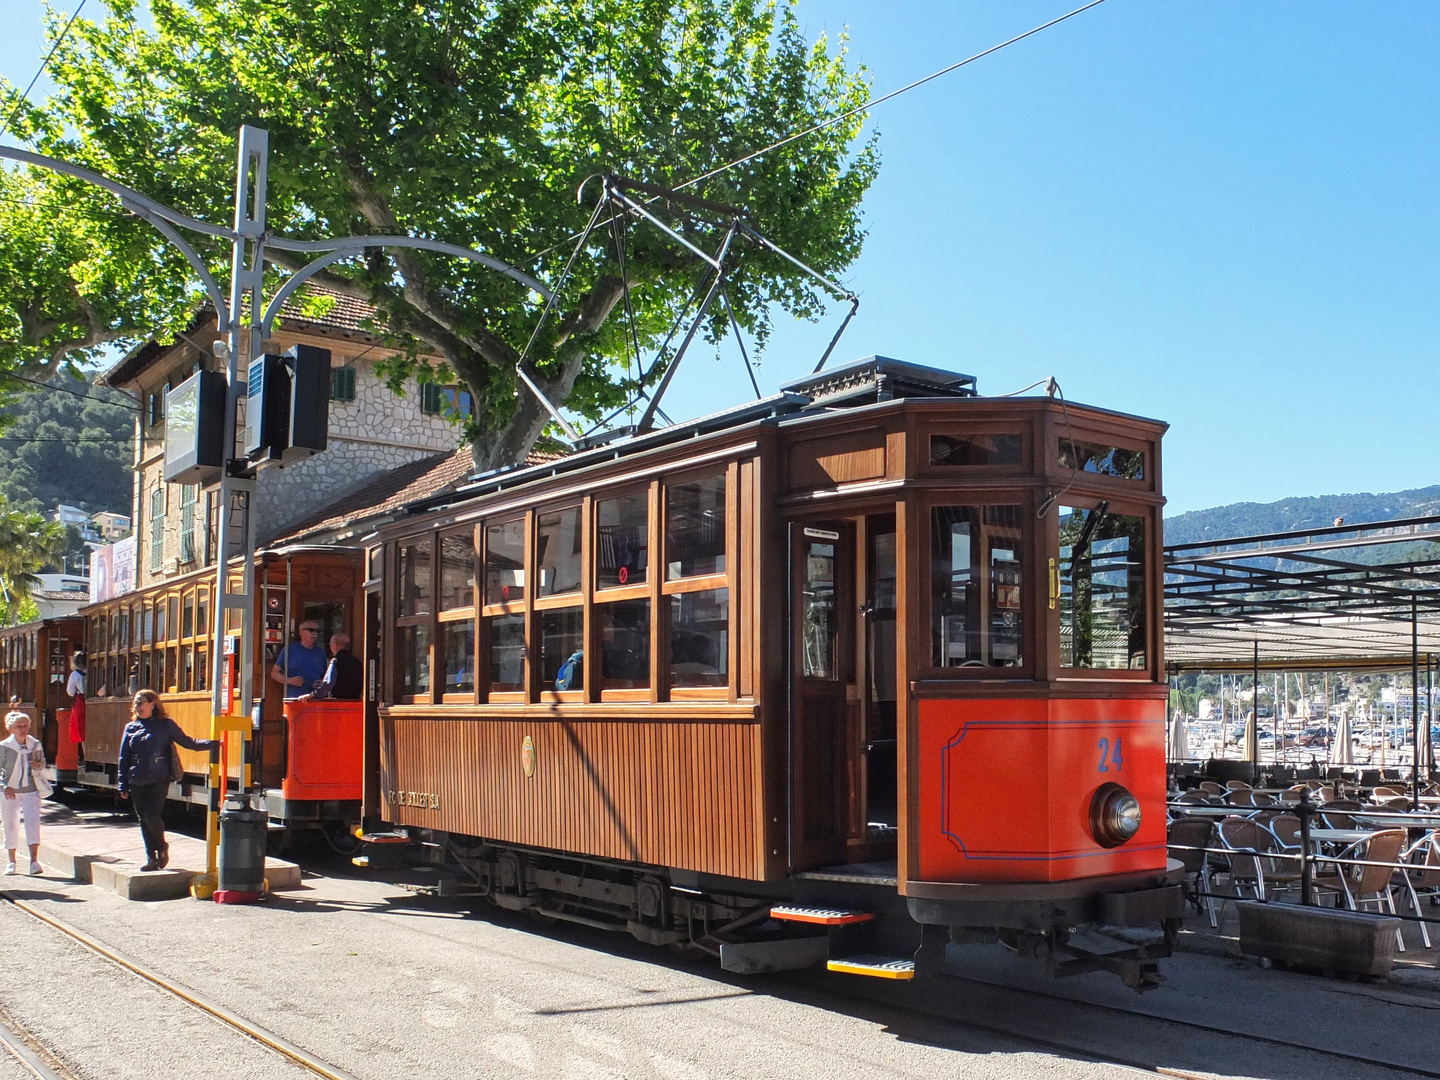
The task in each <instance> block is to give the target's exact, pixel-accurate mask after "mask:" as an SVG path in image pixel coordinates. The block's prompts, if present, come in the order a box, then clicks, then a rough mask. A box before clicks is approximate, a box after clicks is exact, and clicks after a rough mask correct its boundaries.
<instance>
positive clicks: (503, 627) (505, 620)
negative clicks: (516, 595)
mask: <svg viewBox="0 0 1440 1080" xmlns="http://www.w3.org/2000/svg"><path fill="white" fill-rule="evenodd" d="M488 622H489V624H490V626H489V629H490V634H489V638H490V689H491V690H492V691H498V692H513V691H518V690H524V689H525V616H524V615H497V616H495V617H494V618H493V619H490V620H488Z"/></svg>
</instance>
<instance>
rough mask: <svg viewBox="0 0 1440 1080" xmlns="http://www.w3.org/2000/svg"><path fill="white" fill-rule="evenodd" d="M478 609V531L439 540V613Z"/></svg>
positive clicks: (446, 536) (467, 531) (469, 530)
mask: <svg viewBox="0 0 1440 1080" xmlns="http://www.w3.org/2000/svg"><path fill="white" fill-rule="evenodd" d="M474 606H475V531H474V530H473V529H466V530H465V531H464V532H455V533H446V534H445V535H444V536H442V537H440V610H441V611H456V610H459V609H462V608H471V607H474Z"/></svg>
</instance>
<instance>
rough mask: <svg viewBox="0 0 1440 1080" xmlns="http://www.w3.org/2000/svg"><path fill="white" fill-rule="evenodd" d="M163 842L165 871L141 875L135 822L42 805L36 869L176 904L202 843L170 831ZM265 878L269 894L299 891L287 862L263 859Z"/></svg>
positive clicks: (201, 859) (201, 861) (200, 868)
mask: <svg viewBox="0 0 1440 1080" xmlns="http://www.w3.org/2000/svg"><path fill="white" fill-rule="evenodd" d="M166 839H167V841H168V842H169V844H170V866H169V867H167V868H166V869H164V870H158V871H150V872H146V871H142V870H141V869H140V864H141V862H143V861H144V858H145V852H144V849H143V847H142V846H141V841H140V826H139V824H138V823H137V822H136V821H135V819H134V817H132V816H127V815H124V814H120V813H113V814H112V813H106V812H104V811H98V812H97V811H77V810H74V809H72V808H71V807H68V806H66V805H64V804H63V803H58V802H55V801H54V800H46V801H45V802H44V803H42V804H41V824H40V862H41V864H42V865H44V866H46V867H48V868H49V869H50V870H52V871H54V872H56V873H58V874H60V875H62V876H63V877H67V878H70V879H72V880H74V881H81V882H85V883H86V884H90V885H94V886H96V887H97V888H100V889H104V890H105V891H107V892H112V893H114V894H115V895H116V896H118V897H120V898H121V899H124V900H176V899H179V898H180V897H183V896H188V895H189V894H190V879H191V878H192V877H194V876H195V875H196V874H199V873H203V872H204V870H205V841H204V840H199V839H196V838H195V837H193V836H186V835H185V834H184V833H179V832H173V831H172V832H168V833H167V834H166ZM265 877H266V879H267V880H268V881H269V882H270V890H271V891H272V892H277V891H281V890H285V889H298V888H300V867H298V866H296V865H295V864H294V863H291V862H285V861H283V860H281V859H266V860H265Z"/></svg>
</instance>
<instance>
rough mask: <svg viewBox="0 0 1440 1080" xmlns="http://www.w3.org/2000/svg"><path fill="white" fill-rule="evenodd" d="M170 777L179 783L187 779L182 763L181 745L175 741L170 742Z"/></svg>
mask: <svg viewBox="0 0 1440 1080" xmlns="http://www.w3.org/2000/svg"><path fill="white" fill-rule="evenodd" d="M170 779H171V780H172V781H174V782H175V783H177V784H178V783H180V781H181V780H183V779H185V766H183V765H181V764H180V747H178V746H176V745H175V744H174V743H173V742H172V743H171V744H170Z"/></svg>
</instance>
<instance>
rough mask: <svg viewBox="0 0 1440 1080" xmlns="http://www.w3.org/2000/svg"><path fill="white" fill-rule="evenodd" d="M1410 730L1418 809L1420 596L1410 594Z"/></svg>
mask: <svg viewBox="0 0 1440 1080" xmlns="http://www.w3.org/2000/svg"><path fill="white" fill-rule="evenodd" d="M1410 731H1411V736H1412V737H1411V742H1412V744H1413V746H1414V750H1413V752H1412V756H1411V758H1410V793H1411V797H1412V799H1413V800H1414V801H1413V803H1412V806H1413V808H1414V809H1415V810H1416V811H1417V812H1418V811H1419V809H1420V598H1419V597H1418V596H1417V595H1416V594H1415V593H1411V594H1410ZM1425 741H1426V742H1427V743H1428V742H1429V741H1430V724H1429V723H1428V721H1427V723H1426V724H1425Z"/></svg>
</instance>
